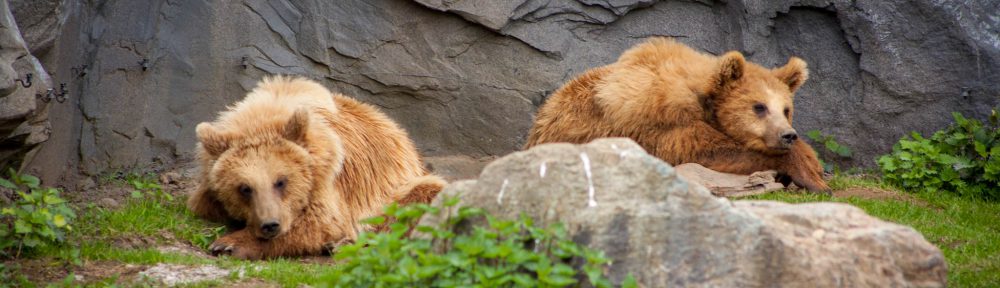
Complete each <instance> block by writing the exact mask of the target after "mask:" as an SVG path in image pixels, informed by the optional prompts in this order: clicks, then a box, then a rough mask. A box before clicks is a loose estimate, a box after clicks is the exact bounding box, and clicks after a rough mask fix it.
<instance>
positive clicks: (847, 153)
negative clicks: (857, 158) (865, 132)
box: [806, 130, 854, 172]
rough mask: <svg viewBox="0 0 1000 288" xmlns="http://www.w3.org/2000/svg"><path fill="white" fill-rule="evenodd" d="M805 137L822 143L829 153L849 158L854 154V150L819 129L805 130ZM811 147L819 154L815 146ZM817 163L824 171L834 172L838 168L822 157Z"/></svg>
mask: <svg viewBox="0 0 1000 288" xmlns="http://www.w3.org/2000/svg"><path fill="white" fill-rule="evenodd" d="M806 137H808V138H809V140H812V141H813V142H814V143H816V144H819V145H823V147H824V148H825V149H826V151H829V152H830V153H833V154H834V155H837V156H838V157H842V158H851V156H854V152H853V151H851V148H850V147H847V146H844V145H843V144H840V143H838V142H837V140H836V139H834V138H833V136H832V135H826V134H823V132H820V131H819V130H809V131H808V132H806ZM813 149H814V150H817V151H816V154H819V151H818V149H816V148H815V147H813ZM819 163H820V164H821V165H823V170H824V171H827V172H834V171H837V170H839V169H837V167H836V166H834V165H833V164H831V163H830V162H829V161H824V160H823V159H820V160H819Z"/></svg>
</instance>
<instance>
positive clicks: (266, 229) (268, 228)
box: [260, 221, 281, 238]
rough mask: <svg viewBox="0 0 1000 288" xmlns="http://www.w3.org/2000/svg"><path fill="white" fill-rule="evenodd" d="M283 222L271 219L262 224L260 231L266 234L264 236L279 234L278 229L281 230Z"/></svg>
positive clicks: (269, 236) (270, 236)
mask: <svg viewBox="0 0 1000 288" xmlns="http://www.w3.org/2000/svg"><path fill="white" fill-rule="evenodd" d="M280 228H281V224H278V221H269V222H266V223H264V224H261V225H260V232H262V234H264V237H267V238H273V237H274V236H278V231H281V229H280Z"/></svg>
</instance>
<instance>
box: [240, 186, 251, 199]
mask: <svg viewBox="0 0 1000 288" xmlns="http://www.w3.org/2000/svg"><path fill="white" fill-rule="evenodd" d="M239 191H240V195H243V196H244V197H250V195H251V194H253V188H250V186H247V185H246V184H243V185H240V189H239Z"/></svg>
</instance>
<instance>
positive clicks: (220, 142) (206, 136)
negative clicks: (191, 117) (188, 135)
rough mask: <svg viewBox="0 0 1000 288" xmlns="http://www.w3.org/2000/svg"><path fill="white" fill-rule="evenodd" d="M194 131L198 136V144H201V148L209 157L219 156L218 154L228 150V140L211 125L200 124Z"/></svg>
mask: <svg viewBox="0 0 1000 288" xmlns="http://www.w3.org/2000/svg"><path fill="white" fill-rule="evenodd" d="M194 130H195V134H197V135H198V142H201V147H203V148H204V149H205V151H206V152H208V154H209V155H212V156H219V154H222V152H226V150H228V149H229V139H228V138H227V137H226V136H225V135H224V134H223V133H221V132H219V131H218V130H216V129H215V127H214V126H212V124H209V123H208V122H202V123H201V124H198V126H197V127H195V128H194Z"/></svg>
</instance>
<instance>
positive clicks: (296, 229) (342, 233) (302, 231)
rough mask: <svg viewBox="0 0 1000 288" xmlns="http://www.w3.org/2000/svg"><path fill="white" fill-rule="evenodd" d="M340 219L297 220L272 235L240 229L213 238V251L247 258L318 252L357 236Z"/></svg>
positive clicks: (211, 249) (218, 253)
mask: <svg viewBox="0 0 1000 288" xmlns="http://www.w3.org/2000/svg"><path fill="white" fill-rule="evenodd" d="M342 224H343V223H340V224H338V223H329V222H321V223H317V222H314V221H302V219H300V221H298V222H297V223H295V225H294V226H293V227H292V229H291V230H289V231H288V232H285V233H283V234H281V235H278V236H277V237H275V238H272V239H261V238H257V237H256V236H254V235H253V233H250V230H248V229H243V230H239V231H236V232H233V233H231V234H227V235H224V236H222V237H219V239H217V240H215V242H214V243H212V245H211V246H210V248H209V250H210V251H211V252H212V255H216V256H218V255H229V256H232V257H234V258H239V259H246V260H259V259H270V258H276V257H284V256H288V257H292V256H306V255H320V254H323V253H324V252H327V251H329V250H330V249H331V248H335V247H337V246H341V245H344V244H349V243H352V242H353V241H354V239H355V238H356V236H355V233H352V232H353V230H350V229H346V228H347V227H343V226H344V225H342Z"/></svg>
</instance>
